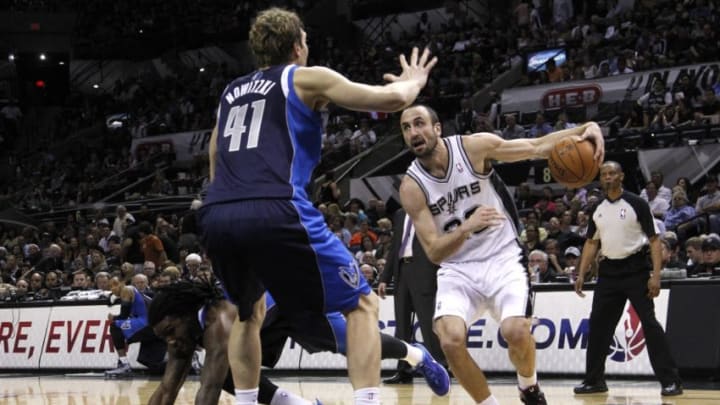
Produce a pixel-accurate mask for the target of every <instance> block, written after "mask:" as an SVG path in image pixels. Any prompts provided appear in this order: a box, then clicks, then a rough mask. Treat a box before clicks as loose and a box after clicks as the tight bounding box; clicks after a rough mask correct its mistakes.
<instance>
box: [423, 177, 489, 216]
mask: <svg viewBox="0 0 720 405" xmlns="http://www.w3.org/2000/svg"><path fill="white" fill-rule="evenodd" d="M480 190H481V189H480V182H479V181H474V182H472V183H470V184H466V185H463V186H460V187H456V188H455V189H454V190H453V191H450V192H448V193H447V195H446V196H443V197H440V198H439V199H438V200H437V201H436V202H435V203H434V204H430V205H428V207H429V208H430V213H431V214H433V216H435V215H440V214H441V213H442V212H443V211H446V210H447V211H448V212H449V213H450V214H454V213H455V210H456V208H455V206H456V204H455V203H456V202H457V201H458V200H462V199H463V198H470V196H472V195H475V194H477V193H479V192H480Z"/></svg>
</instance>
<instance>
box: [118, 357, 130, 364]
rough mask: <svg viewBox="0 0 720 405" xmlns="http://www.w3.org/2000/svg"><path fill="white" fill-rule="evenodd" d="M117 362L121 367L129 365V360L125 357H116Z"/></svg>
mask: <svg viewBox="0 0 720 405" xmlns="http://www.w3.org/2000/svg"><path fill="white" fill-rule="evenodd" d="M118 360H120V364H122V365H127V364H130V360H128V358H127V356H122V357H118Z"/></svg>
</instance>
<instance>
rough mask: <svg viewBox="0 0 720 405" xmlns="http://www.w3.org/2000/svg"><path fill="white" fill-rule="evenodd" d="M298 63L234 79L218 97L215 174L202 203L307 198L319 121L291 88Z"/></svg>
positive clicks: (317, 156) (318, 141) (316, 154)
mask: <svg viewBox="0 0 720 405" xmlns="http://www.w3.org/2000/svg"><path fill="white" fill-rule="evenodd" d="M296 68H297V66H295V65H281V66H273V67H270V68H269V69H266V70H259V71H256V72H253V73H251V74H249V75H247V76H243V77H240V78H238V79H235V80H234V81H232V82H231V83H230V84H229V85H228V87H227V88H226V89H225V90H224V91H223V93H222V96H221V97H220V105H219V107H218V117H217V119H218V120H217V130H218V135H217V154H216V156H215V178H214V180H213V182H212V183H211V184H210V187H209V188H208V194H207V198H206V200H205V203H206V204H214V203H219V202H227V201H235V200H248V199H260V198H274V199H288V200H290V199H293V198H301V199H307V192H306V187H307V185H308V183H309V182H310V177H311V176H312V173H313V170H314V169H315V166H316V165H317V164H318V163H319V162H320V153H321V146H322V145H321V143H322V142H321V134H322V121H321V119H320V114H319V113H317V112H314V111H312V110H311V109H310V108H308V107H307V106H306V105H305V104H304V103H303V102H302V101H301V100H300V99H299V98H298V96H297V94H295V89H294V86H293V76H294V73H295V70H296Z"/></svg>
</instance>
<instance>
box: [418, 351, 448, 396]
mask: <svg viewBox="0 0 720 405" xmlns="http://www.w3.org/2000/svg"><path fill="white" fill-rule="evenodd" d="M413 346H415V347H417V348H418V349H420V350H422V351H423V360H422V361H421V362H420V363H418V365H417V366H415V371H418V372H420V374H422V375H423V377H425V381H426V382H427V385H428V386H429V387H430V389H431V390H432V391H433V392H434V393H435V395H438V396H441V397H442V396H443V395H446V394H447V393H448V391H450V376H449V375H448V372H447V370H445V367H443V366H442V364H440V363H438V362H437V361H435V359H434V358H433V356H431V355H430V352H428V351H427V349H426V348H425V346H423V345H421V344H420V343H413Z"/></svg>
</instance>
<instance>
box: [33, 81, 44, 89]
mask: <svg viewBox="0 0 720 405" xmlns="http://www.w3.org/2000/svg"><path fill="white" fill-rule="evenodd" d="M35 87H37V88H38V89H42V88H44V87H45V80H36V81H35Z"/></svg>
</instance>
